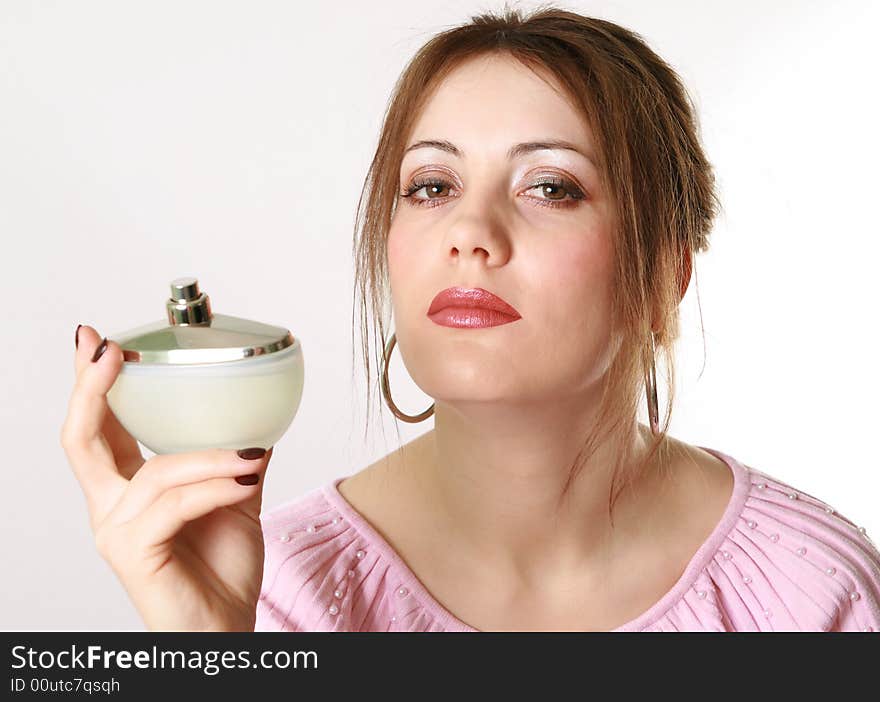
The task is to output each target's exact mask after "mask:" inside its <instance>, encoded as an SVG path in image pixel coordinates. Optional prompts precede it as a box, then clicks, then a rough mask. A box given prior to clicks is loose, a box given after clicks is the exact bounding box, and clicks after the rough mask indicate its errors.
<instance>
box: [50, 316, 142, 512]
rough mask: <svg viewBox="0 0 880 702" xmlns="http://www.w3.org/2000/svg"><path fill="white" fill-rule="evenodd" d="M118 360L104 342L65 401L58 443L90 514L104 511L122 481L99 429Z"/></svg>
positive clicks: (84, 347) (83, 343) (117, 352)
mask: <svg viewBox="0 0 880 702" xmlns="http://www.w3.org/2000/svg"><path fill="white" fill-rule="evenodd" d="M82 331H83V330H82V329H80V334H81V337H80V339H81V340H80V348H79V349H78V350H77V353H80V352H84V353H87V352H88V349H89V348H91V345H90V344H89V341H88V335H86V336H85V337H83V336H82ZM95 348H97V344H95ZM92 352H94V349H92ZM121 362H122V353H121V349H120V348H119V346H118V345H116V344H114V343H113V342H108V346H107V350H106V351H105V353H104V354H103V356H102V357H101V358H100V359H99V360H98V361H97V362H95V363H91V367H87V368H84V369H83V370H82V371H81V372H80V373H79V374H78V375H77V379H76V384H75V385H74V388H73V392H72V394H71V396H70V400H69V402H68V408H67V416H66V417H65V421H64V425H63V426H62V428H61V445H62V447H63V448H64V451H65V453H66V454H67V457H68V460H69V462H70V464H71V467H72V468H73V471H74V474H75V475H76V478H77V480H79V483H80V486H81V487H82V489H83V492H84V493H85V496H86V500H87V501H88V503H89V510H90V512H92V513H93V515H94V513H95V511H101V512H104V511H106V510H108V509H109V508H110V506H111V505H112V503H113V502H115V498H117V497H118V496H119V495H120V494H121V492H122V490H123V489H124V485H125V482H126V481H125V478H124V477H123V476H122V475H120V473H119V471H118V469H117V465H116V460H115V456H114V455H113V448H112V446H110V445H109V444H108V442H107V440H106V439H105V437H104V436H103V434H102V432H101V426H102V424H103V421H104V417H105V415H106V413H107V412H108V408H107V402H106V398H105V394H106V392H107V390H108V389H109V388H110V386H111V385H112V383H113V380H114V379H115V377H116V374H117V373H118V370H119V367H120V365H121Z"/></svg>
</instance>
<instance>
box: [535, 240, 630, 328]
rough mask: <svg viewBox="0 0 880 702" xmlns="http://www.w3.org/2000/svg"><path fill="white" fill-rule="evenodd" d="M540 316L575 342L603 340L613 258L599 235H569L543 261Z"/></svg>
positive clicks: (607, 318) (610, 290) (608, 312)
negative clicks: (542, 315) (568, 237)
mask: <svg viewBox="0 0 880 702" xmlns="http://www.w3.org/2000/svg"><path fill="white" fill-rule="evenodd" d="M539 275H540V276H541V278H542V285H541V287H542V288H543V289H544V290H546V295H545V296H543V297H544V299H543V300H542V301H541V304H542V306H544V309H545V310H547V314H545V316H544V319H545V322H546V324H548V325H550V326H551V327H552V329H550V330H549V331H550V332H552V333H554V334H558V337H557V338H567V339H569V340H570V341H571V342H572V343H573V344H575V345H583V344H587V345H592V344H596V343H599V344H601V343H603V340H605V339H607V335H608V331H609V330H608V325H609V323H610V318H611V301H612V292H613V291H612V281H613V259H612V252H611V249H610V247H609V246H607V244H606V242H605V240H604V239H603V238H601V237H586V238H585V237H583V236H581V237H578V238H572V239H571V240H569V241H568V242H567V244H561V245H560V246H559V247H556V248H555V249H554V250H553V252H552V254H551V258H549V259H548V260H545V261H543V263H542V265H541V271H540V273H539Z"/></svg>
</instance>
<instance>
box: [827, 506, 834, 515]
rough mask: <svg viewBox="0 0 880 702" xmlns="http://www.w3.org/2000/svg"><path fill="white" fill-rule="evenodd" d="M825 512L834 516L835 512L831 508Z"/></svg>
mask: <svg viewBox="0 0 880 702" xmlns="http://www.w3.org/2000/svg"><path fill="white" fill-rule="evenodd" d="M825 511H826V512H828V514H834V510H833V509H832V508H831V507H826V508H825Z"/></svg>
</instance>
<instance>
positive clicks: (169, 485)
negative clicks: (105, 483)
mask: <svg viewBox="0 0 880 702" xmlns="http://www.w3.org/2000/svg"><path fill="white" fill-rule="evenodd" d="M271 451H272V450H271V448H270V449H269V451H267V452H266V455H264V456H263V457H262V458H256V459H246V458H241V457H240V456H239V455H238V454H237V452H236V451H234V450H230V449H206V450H204V451H190V452H186V453H176V454H175V453H171V454H160V455H157V456H153V457H152V458H150V460H148V461H146V462H145V463H144V465H143V466H142V467H141V469H140V470H139V471H138V472H137V473H135V475H134V476H133V477H132V479H131V481H130V482H129V484H128V488H127V489H126V491H125V494H124V495H123V496H122V498H121V499H120V500H119V503H118V504H117V505H116V508H115V509H114V510H113V512H112V513H111V515H110V516H109V518H110V520H111V522H112V523H113V524H123V523H125V522H127V521H130V520H132V519H134V518H135V517H137V516H138V515H139V514H141V513H142V512H144V511H145V510H146V509H147V508H148V507H149V506H150V505H152V504H153V503H154V502H155V501H156V500H158V499H159V498H160V497H161V496H162V495H163V494H164V493H166V492H168V491H169V490H172V489H174V488H177V487H181V486H183V485H188V484H193V483H200V482H204V481H205V480H210V479H218V478H222V479H226V480H228V479H231V478H235V477H237V476H242V475H250V474H252V473H256V474H257V475H259V476H260V482H262V474H263V472H264V470H265V467H266V465H267V464H268V460H269V457H270V456H271Z"/></svg>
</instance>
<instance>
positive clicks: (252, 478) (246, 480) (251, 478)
mask: <svg viewBox="0 0 880 702" xmlns="http://www.w3.org/2000/svg"><path fill="white" fill-rule="evenodd" d="M235 482H237V483H238V484H239V485H256V484H257V483H258V482H260V476H259V475H257V474H256V473H251V474H250V475H239V476H238V477H237V478H236V479H235Z"/></svg>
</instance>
